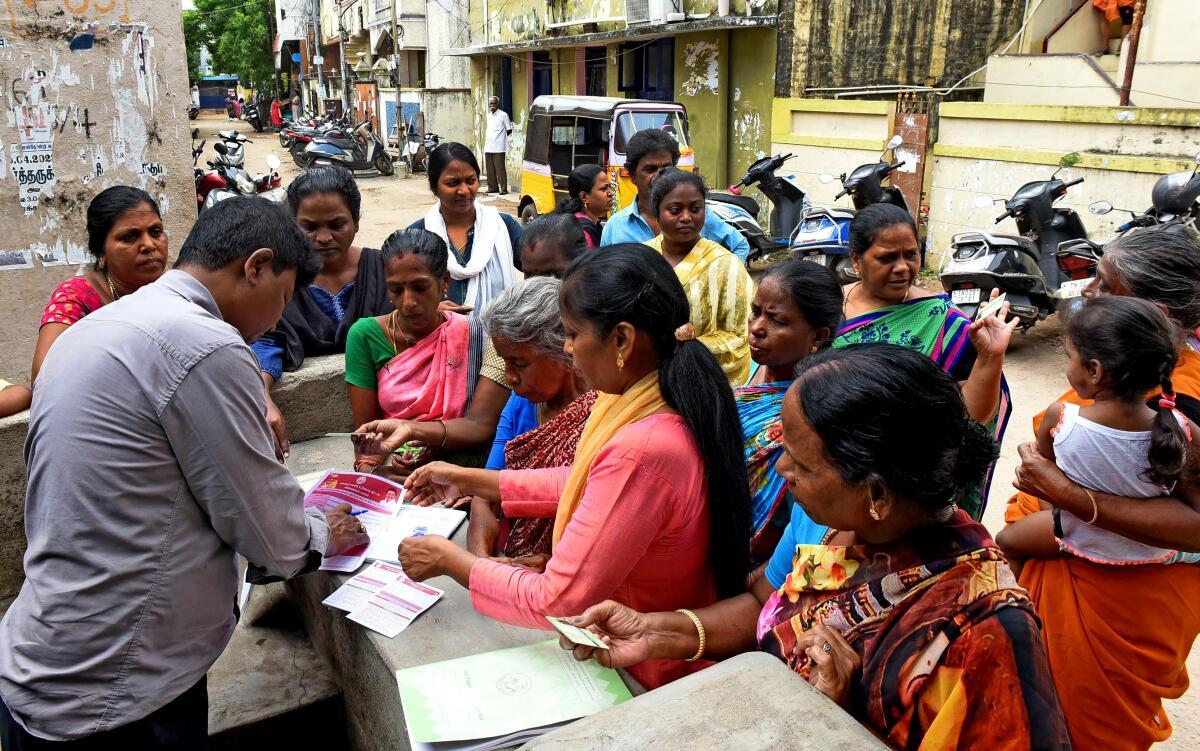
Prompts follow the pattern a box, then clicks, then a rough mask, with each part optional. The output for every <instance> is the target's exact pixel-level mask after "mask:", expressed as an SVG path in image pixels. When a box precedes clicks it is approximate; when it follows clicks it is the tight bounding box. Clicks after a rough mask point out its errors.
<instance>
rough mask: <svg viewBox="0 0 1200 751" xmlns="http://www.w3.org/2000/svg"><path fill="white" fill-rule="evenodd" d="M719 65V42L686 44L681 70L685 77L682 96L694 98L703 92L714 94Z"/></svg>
mask: <svg viewBox="0 0 1200 751" xmlns="http://www.w3.org/2000/svg"><path fill="white" fill-rule="evenodd" d="M719 63H720V43H719V42H715V41H714V42H705V41H699V42H688V43H687V45H686V46H685V47H684V48H683V69H684V73H685V74H686V76H687V77H686V78H684V79H683V84H682V86H681V88H682V89H683V93H684V95H685V96H696V95H697V94H700V93H701V92H704V91H708V92H710V93H712V94H716V93H717V83H718V75H717V71H718V70H719V68H720V66H719Z"/></svg>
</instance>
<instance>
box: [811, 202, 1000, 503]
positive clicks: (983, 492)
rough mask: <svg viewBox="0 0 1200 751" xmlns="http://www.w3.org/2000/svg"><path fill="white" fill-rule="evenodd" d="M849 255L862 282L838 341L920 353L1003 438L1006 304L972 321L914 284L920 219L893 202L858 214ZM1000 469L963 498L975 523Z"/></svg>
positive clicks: (944, 298)
mask: <svg viewBox="0 0 1200 751" xmlns="http://www.w3.org/2000/svg"><path fill="white" fill-rule="evenodd" d="M850 258H851V260H852V261H853V262H854V269H855V271H856V272H857V273H858V275H859V277H860V278H861V279H862V281H861V282H858V283H857V284H855V285H853V286H851V287H850V288H849V289H848V290H847V291H846V303H845V313H846V320H845V322H844V323H843V324H842V326H841V328H840V329H839V330H838V332H837V336H836V337H835V338H834V340H833V346H834V347H835V348H836V347H848V346H851V345H854V344H864V343H867V342H885V343H888V344H899V345H901V346H904V347H908V348H909V349H914V350H916V351H918V352H920V353H921V354H923V355H925V356H926V357H928V358H929V359H931V360H933V361H934V362H935V363H937V364H938V365H939V366H941V368H942V370H944V371H946V372H947V373H949V374H950V375H951V376H953V377H954V379H955V380H956V381H958V382H959V385H960V386H961V387H962V394H963V401H965V402H966V404H967V412H968V413H969V414H970V415H971V417H972V418H973V419H974V420H976V421H978V422H980V423H982V424H983V425H984V426H985V427H986V428H988V429H989V431H991V433H992V435H993V437H994V438H995V439H996V441H997V442H1000V441H1001V440H1003V438H1004V429H1005V428H1006V427H1007V425H1008V418H1009V415H1010V414H1011V412H1012V405H1011V398H1010V395H1009V391H1008V385H1007V384H1006V383H1005V382H1004V374H1003V368H1004V352H1005V350H1006V349H1007V348H1008V342H1009V339H1010V338H1011V335H1012V331H1013V329H1014V328H1016V325H1017V320H1016V319H1015V318H1014V319H1013V320H1012V321H1008V303H1004V305H1003V306H1002V307H1001V309H1000V311H999V315H995V316H992V315H989V316H988V317H987V318H983V319H980V320H978V321H975V322H973V323H972V322H971V321H970V320H969V319H968V318H967V317H966V316H965V315H963V314H962V313H961V312H960V311H959V310H958V308H956V307H954V305H953V304H951V302H950V297H949V296H948V295H945V294H941V295H938V294H934V293H932V292H929V291H928V290H924V289H921V288H920V287H918V286H916V281H917V273H918V272H919V271H920V269H921V254H920V244H919V243H918V241H917V225H916V222H914V221H913V218H912V215H910V214H909V213H908V212H907V211H905V210H904V209H902V208H900V207H899V206H894V205H892V204H885V203H881V204H874V205H871V206H867V207H866V208H864V209H862V210H861V211H859V212H858V214H857V215H856V216H855V217H854V221H853V223H852V224H851V225H850ZM1006 321H1007V322H1006ZM994 467H995V465H994V464H993V465H992V467H989V469H988V471H987V473H986V475H985V476H984V477H982V478H980V484H979V486H977V487H974V488H972V489H971V490H969V491H968V492H965V493H964V494H963V495H962V497H960V498H959V499H958V505H959V506H960V507H961V508H963V510H965V511H966V512H967V513H968V514H970V516H971V518H973V519H975V520H976V521H978V520H980V519H982V517H983V509H984V505H985V504H986V502H987V490H988V484H989V482H990V480H991V474H992V469H993V468H994Z"/></svg>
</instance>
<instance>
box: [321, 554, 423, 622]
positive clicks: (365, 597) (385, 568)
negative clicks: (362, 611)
mask: <svg viewBox="0 0 1200 751" xmlns="http://www.w3.org/2000/svg"><path fill="white" fill-rule="evenodd" d="M406 578H408V577H406V576H405V575H404V569H402V568H400V566H399V565H397V564H395V563H385V562H383V561H376V562H375V563H372V564H371V565H370V566H368V567H367V568H366V569H365V570H363V572H362V573H360V574H358V575H357V576H355V577H353V578H351V579H348V580H347V581H346V583H345V584H343V585H342V586H340V587H338V588H337V591H335V592H334V593H333V594H331V595H329V596H328V597H326V598H325V599H324V600H322V601H321V604H323V605H328V606H329V607H333V608H337V609H338V610H345V611H346V612H347V613H350V612H353V611H355V610H358V609H359V608H361V607H362V606H363V605H366V604H367V602H368V601H370V599H371V597H373V596H374V595H375V594H377V593H378V592H380V591H382V590H383V589H384V587H387V586H388V585H389V584H392V583H393V582H396V581H399V580H400V579H406Z"/></svg>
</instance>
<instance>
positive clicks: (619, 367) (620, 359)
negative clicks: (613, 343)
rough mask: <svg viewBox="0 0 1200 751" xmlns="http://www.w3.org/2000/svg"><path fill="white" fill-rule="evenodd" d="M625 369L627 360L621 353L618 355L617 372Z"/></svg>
mask: <svg viewBox="0 0 1200 751" xmlns="http://www.w3.org/2000/svg"><path fill="white" fill-rule="evenodd" d="M624 369H625V358H624V357H622V356H621V353H620V352H618V353H617V370H624Z"/></svg>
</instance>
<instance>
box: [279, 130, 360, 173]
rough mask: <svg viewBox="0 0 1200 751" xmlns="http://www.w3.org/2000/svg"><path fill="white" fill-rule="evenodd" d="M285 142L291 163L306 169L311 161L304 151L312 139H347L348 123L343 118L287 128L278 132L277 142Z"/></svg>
mask: <svg viewBox="0 0 1200 751" xmlns="http://www.w3.org/2000/svg"><path fill="white" fill-rule="evenodd" d="M285 134H286V140H287V150H288V153H289V154H291V155H292V161H294V162H295V163H296V166H297V167H300V168H301V169H308V168H309V167H311V166H312V160H311V159H310V158H309V157H308V156H306V155H305V153H304V150H305V149H307V148H308V145H309V144H310V143H312V141H313V139H314V138H317V137H318V136H326V137H329V138H341V139H346V138H349V137H350V135H349V123H348V121H347V120H346V119H345V118H343V119H340V120H329V121H324V122H314V124H313V125H311V126H308V125H304V126H288V127H286V128H285V129H284V130H282V131H280V134H279V140H280V142H281V143H282V142H283V141H284V140H285Z"/></svg>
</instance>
